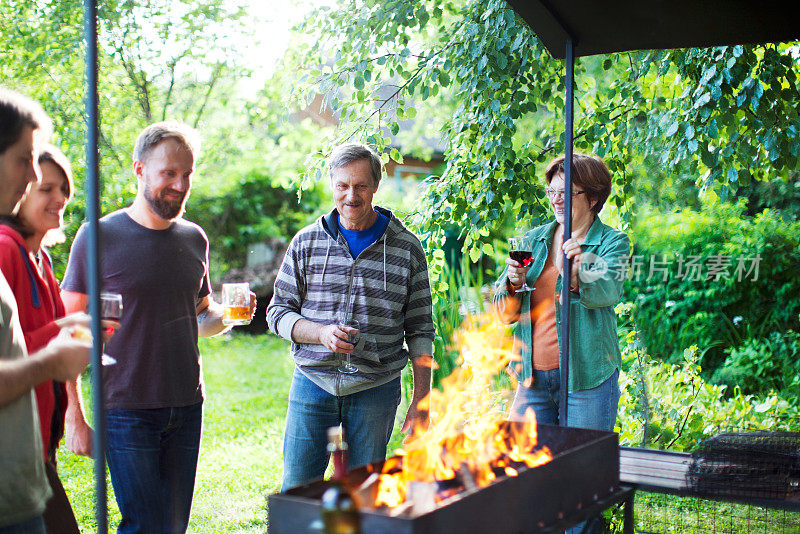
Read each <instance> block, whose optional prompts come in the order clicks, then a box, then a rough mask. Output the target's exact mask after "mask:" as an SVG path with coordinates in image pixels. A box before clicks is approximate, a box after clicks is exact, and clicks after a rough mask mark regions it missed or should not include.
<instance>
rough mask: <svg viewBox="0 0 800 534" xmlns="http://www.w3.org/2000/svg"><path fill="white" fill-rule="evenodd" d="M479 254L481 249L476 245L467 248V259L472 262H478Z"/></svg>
mask: <svg viewBox="0 0 800 534" xmlns="http://www.w3.org/2000/svg"><path fill="white" fill-rule="evenodd" d="M481 254H482V253H481V249H480V248H478V246H477V245H476V246H473V247H472V248H470V249H469V259H470V260H472V263H478V260H480V259H481Z"/></svg>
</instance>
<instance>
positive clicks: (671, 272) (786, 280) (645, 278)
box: [625, 202, 800, 378]
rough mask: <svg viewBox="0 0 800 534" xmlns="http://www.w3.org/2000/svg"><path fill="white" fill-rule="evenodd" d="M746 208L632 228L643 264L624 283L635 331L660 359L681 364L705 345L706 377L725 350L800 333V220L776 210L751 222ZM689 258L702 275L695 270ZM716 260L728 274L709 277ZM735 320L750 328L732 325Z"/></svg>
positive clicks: (715, 207) (666, 217)
mask: <svg viewBox="0 0 800 534" xmlns="http://www.w3.org/2000/svg"><path fill="white" fill-rule="evenodd" d="M743 210H744V202H739V203H738V204H735V205H732V204H712V205H708V206H706V207H704V208H703V209H702V210H701V211H700V212H696V211H691V210H688V209H687V210H683V211H680V212H676V213H669V214H664V213H652V214H650V215H648V216H646V217H643V218H640V219H639V220H637V221H636V223H635V224H634V229H633V231H632V232H631V234H632V235H633V236H634V252H633V254H634V256H633V261H632V266H634V267H635V266H636V265H637V263H639V262H641V264H643V265H642V266H641V270H640V271H638V272H637V271H636V270H635V269H634V270H633V272H632V273H631V275H632V276H631V279H629V280H627V281H626V283H625V286H626V294H627V295H636V297H635V298H634V301H633V303H634V308H635V310H634V316H635V318H636V325H637V328H638V329H639V331H640V333H641V338H642V340H643V341H644V344H645V346H646V347H647V348H648V349H649V351H650V353H651V354H652V355H653V356H654V357H657V358H662V359H668V361H671V362H673V363H676V362H680V361H681V359H682V354H683V349H684V348H685V347H688V346H691V345H697V346H700V347H704V352H703V355H702V357H701V363H702V365H703V368H704V370H705V376H706V377H707V378H708V377H710V376H712V374H713V372H714V371H715V370H716V369H717V368H718V367H720V366H721V365H722V363H723V362H724V361H725V358H726V349H730V348H736V347H740V346H742V344H743V343H744V342H745V341H746V340H747V339H749V338H753V337H763V336H764V335H766V333H767V332H771V331H776V332H784V331H787V330H790V329H794V330H797V329H798V312H800V278H798V277H797V276H795V270H796V266H797V265H798V264H800V222H797V221H789V220H784V219H782V218H781V216H780V215H779V214H778V213H777V212H774V211H770V210H765V211H763V212H762V213H760V214H758V215H756V216H755V217H746V216H744V215H743ZM651 259H652V260H653V264H652V265H653V266H654V267H656V268H654V269H653V270H652V272H651V268H650V266H651V263H650V262H651ZM740 259H741V260H742V265H741V266H740V265H739V260H740ZM690 260H694V264H697V265H699V266H700V269H701V270H699V271H692V270H691V268H690V264H689V261H690ZM659 261H664V262H665V263H664V265H666V266H667V270H666V271H665V272H663V273H662V272H659V271H658V270H657V267H658V262H659ZM715 262H717V263H718V265H719V266H720V267H722V268H723V271H721V272H719V273H718V274H714V273H713V272H711V271H710V268H711V267H713V266H714V264H715ZM726 262H727V264H726ZM756 264H757V265H756ZM740 267H741V268H742V269H743V270H741V271H739V270H738V269H739V268H740ZM750 268H752V269H753V270H752V271H750V272H749V273H748V272H747V270H748V269H750ZM756 268H757V276H756ZM679 271H680V272H679ZM709 273H711V274H709ZM664 275H666V278H667V279H666V280H663V276H664ZM737 317H738V318H739V319H737V321H741V322H742V323H743V324H745V325H749V326H748V328H747V329H739V328H738V327H736V325H734V318H737Z"/></svg>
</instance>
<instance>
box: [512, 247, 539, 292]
mask: <svg viewBox="0 0 800 534" xmlns="http://www.w3.org/2000/svg"><path fill="white" fill-rule="evenodd" d="M531 252H532V251H531V244H530V242H529V241H528V239H526V238H525V237H512V238H509V240H508V256H509V257H510V258H511V259H512V260H514V261H515V262H517V263H519V264H520V266H522V267H528V266H530V264H531V263H532V262H533V257H532V254H531ZM530 290H531V288H530V287H529V286H528V281H527V280H523V282H522V287H520V288H519V289H517V293H524V292H525V291H530Z"/></svg>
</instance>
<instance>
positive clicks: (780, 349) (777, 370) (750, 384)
mask: <svg viewBox="0 0 800 534" xmlns="http://www.w3.org/2000/svg"><path fill="white" fill-rule="evenodd" d="M725 352H726V353H727V354H728V357H727V358H726V359H725V363H724V364H723V365H722V367H720V368H719V369H717V371H716V372H715V373H714V381H715V382H717V383H719V384H727V385H738V386H739V387H740V388H741V389H742V391H744V392H745V393H757V392H760V391H779V392H783V393H785V394H787V395H793V396H795V397H797V396H798V394H800V333H797V332H795V331H794V330H789V331H788V332H785V333H781V332H770V333H769V335H767V336H766V337H763V338H751V339H747V340H745V342H744V343H743V344H742V345H741V346H739V347H733V348H730V349H726V351H725Z"/></svg>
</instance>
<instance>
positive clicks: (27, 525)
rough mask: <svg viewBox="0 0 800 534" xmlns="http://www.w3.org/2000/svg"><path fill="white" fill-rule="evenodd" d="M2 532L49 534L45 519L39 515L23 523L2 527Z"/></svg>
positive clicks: (0, 530)
mask: <svg viewBox="0 0 800 534" xmlns="http://www.w3.org/2000/svg"><path fill="white" fill-rule="evenodd" d="M0 534H47V531H46V530H45V528H44V519H42V516H40V515H39V516H36V517H34V518H33V519H29V520H27V521H23V522H22V523H16V524H14V525H8V526H7V527H0Z"/></svg>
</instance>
